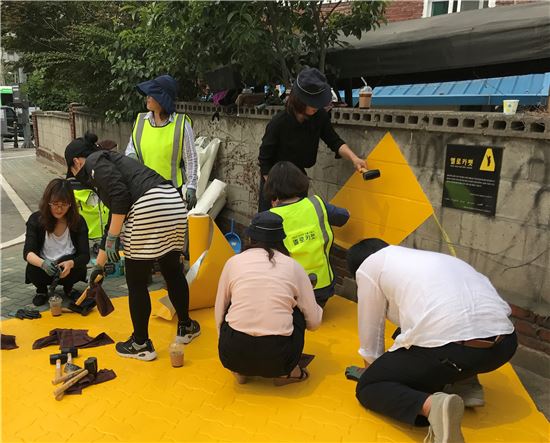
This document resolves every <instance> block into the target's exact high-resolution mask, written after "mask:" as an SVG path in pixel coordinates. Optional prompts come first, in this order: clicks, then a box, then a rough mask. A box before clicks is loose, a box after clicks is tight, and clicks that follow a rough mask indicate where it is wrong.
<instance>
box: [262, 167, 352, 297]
mask: <svg viewBox="0 0 550 443" xmlns="http://www.w3.org/2000/svg"><path fill="white" fill-rule="evenodd" d="M308 189H309V179H308V178H307V176H306V175H304V174H303V173H302V171H301V170H300V169H299V168H298V167H297V166H295V165H294V164H292V163H291V162H288V161H281V162H277V163H275V165H274V166H273V167H272V168H271V170H270V171H269V175H268V176H267V181H266V185H265V188H264V195H265V198H266V199H267V200H268V201H270V202H271V205H272V208H271V209H270V211H271V212H274V213H276V214H278V215H280V216H281V217H282V218H283V228H284V230H285V233H286V238H285V240H284V244H285V246H286V247H287V249H288V252H289V253H290V256H291V257H292V258H294V259H295V260H296V261H297V262H298V263H300V264H301V265H302V266H303V267H304V269H305V270H306V273H307V274H308V276H309V279H310V281H311V284H312V285H313V289H314V292H315V299H316V300H317V303H318V304H319V305H320V306H321V307H324V306H325V304H326V302H327V300H328V299H329V298H330V297H332V295H334V286H335V285H336V280H335V277H334V271H333V270H332V267H331V265H330V259H329V256H330V249H331V247H332V243H333V239H334V236H333V234H332V228H331V226H343V225H345V224H346V222H347V221H348V219H349V212H348V210H347V209H345V208H339V207H337V206H334V205H331V204H329V203H325V202H324V201H323V199H322V198H321V197H319V196H318V195H313V196H311V197H303V196H304V195H307V194H308Z"/></svg>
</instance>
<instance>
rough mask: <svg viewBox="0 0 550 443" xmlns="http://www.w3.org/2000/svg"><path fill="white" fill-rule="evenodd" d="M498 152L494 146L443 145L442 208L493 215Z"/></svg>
mask: <svg viewBox="0 0 550 443" xmlns="http://www.w3.org/2000/svg"><path fill="white" fill-rule="evenodd" d="M502 150H503V148H497V147H494V146H491V147H488V146H467V145H447V153H446V156H445V179H444V185H443V201H442V205H443V206H445V207H448V208H455V209H462V210H464V211H470V212H481V213H483V214H486V215H495V212H496V206H497V195H498V184H499V180H500V168H501V166H502Z"/></svg>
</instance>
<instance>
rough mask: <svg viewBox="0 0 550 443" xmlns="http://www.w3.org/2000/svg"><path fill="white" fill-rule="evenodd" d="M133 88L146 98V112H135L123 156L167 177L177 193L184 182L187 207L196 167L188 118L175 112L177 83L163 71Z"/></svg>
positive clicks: (194, 185)
mask: <svg viewBox="0 0 550 443" xmlns="http://www.w3.org/2000/svg"><path fill="white" fill-rule="evenodd" d="M136 90H137V91H138V92H139V93H140V94H141V95H144V96H146V97H147V100H146V106H147V111H148V112H140V113H139V114H138V115H137V118H136V121H135V123H134V128H133V130H132V136H131V137H130V141H129V142H128V146H127V147H126V155H127V156H129V157H132V158H135V159H137V160H139V161H140V162H142V163H143V164H144V165H145V166H148V167H149V168H151V169H153V170H154V171H156V172H157V173H158V174H160V175H161V176H163V177H164V178H165V179H167V180H170V181H171V182H172V184H173V185H174V187H176V188H177V189H178V190H179V191H180V192H181V189H182V186H183V185H184V184H185V185H186V188H187V191H186V194H185V200H186V203H187V209H188V210H190V209H192V208H193V207H194V206H195V205H196V204H197V192H196V189H197V180H198V169H199V166H198V156H197V151H196V149H195V136H194V134H193V128H192V122H191V119H190V118H189V116H188V115H186V114H179V113H177V112H176V104H175V101H176V97H177V93H178V83H177V82H176V80H175V79H174V77H172V76H171V75H167V74H165V75H160V76H158V77H157V78H155V79H153V80H148V81H145V82H142V83H139V84H138V85H137V86H136Z"/></svg>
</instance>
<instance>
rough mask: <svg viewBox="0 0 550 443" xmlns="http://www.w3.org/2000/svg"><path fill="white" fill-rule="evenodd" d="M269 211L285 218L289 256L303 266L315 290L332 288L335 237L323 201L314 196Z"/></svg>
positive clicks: (284, 227)
mask: <svg viewBox="0 0 550 443" xmlns="http://www.w3.org/2000/svg"><path fill="white" fill-rule="evenodd" d="M270 211H272V212H274V213H275V214H278V215H280V216H281V217H282V219H283V229H284V231H285V234H286V238H285V239H284V244H285V246H286V248H287V249H288V252H290V256H291V257H292V258H293V259H294V260H296V261H297V262H298V263H300V264H301V265H302V266H303V268H304V269H305V270H306V273H307V274H308V276H309V277H310V279H312V282H314V283H315V282H316V283H315V284H314V286H313V287H314V289H321V288H325V287H327V286H329V285H330V284H331V282H332V280H333V278H334V273H333V272H332V268H331V266H330V261H329V253H330V248H331V246H332V242H333V238H334V236H333V234H332V228H331V227H330V224H329V222H328V215H327V208H326V207H325V204H324V203H323V201H322V200H321V198H320V197H318V196H317V195H314V196H313V197H308V198H304V199H302V200H300V201H297V202H296V203H292V204H289V205H284V206H279V207H276V208H271V209H270ZM312 274H313V275H312Z"/></svg>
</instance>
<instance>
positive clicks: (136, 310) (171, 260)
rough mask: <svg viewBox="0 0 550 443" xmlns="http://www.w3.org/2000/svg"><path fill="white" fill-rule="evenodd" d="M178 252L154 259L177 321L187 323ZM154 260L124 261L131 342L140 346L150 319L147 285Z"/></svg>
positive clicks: (186, 297)
mask: <svg viewBox="0 0 550 443" xmlns="http://www.w3.org/2000/svg"><path fill="white" fill-rule="evenodd" d="M180 257H181V251H171V252H169V253H168V254H166V255H164V256H162V257H161V258H159V259H158V262H159V265H160V272H161V273H162V276H163V277H164V280H165V281H166V288H167V289H168V298H169V299H170V301H171V302H172V305H174V308H175V309H176V313H177V315H178V319H179V320H180V321H184V322H187V321H188V320H189V286H188V285H187V280H186V279H185V274H184V272H183V264H182V263H181V261H180ZM153 262H154V260H134V259H130V258H126V259H125V268H126V270H125V273H126V284H127V285H128V302H129V305H130V316H131V317H132V325H133V326H134V339H135V340H136V342H138V343H143V342H144V341H145V340H147V339H148V338H149V317H150V316H151V298H150V297H149V290H148V289H147V283H148V280H149V276H150V275H151V269H152V267H153Z"/></svg>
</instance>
